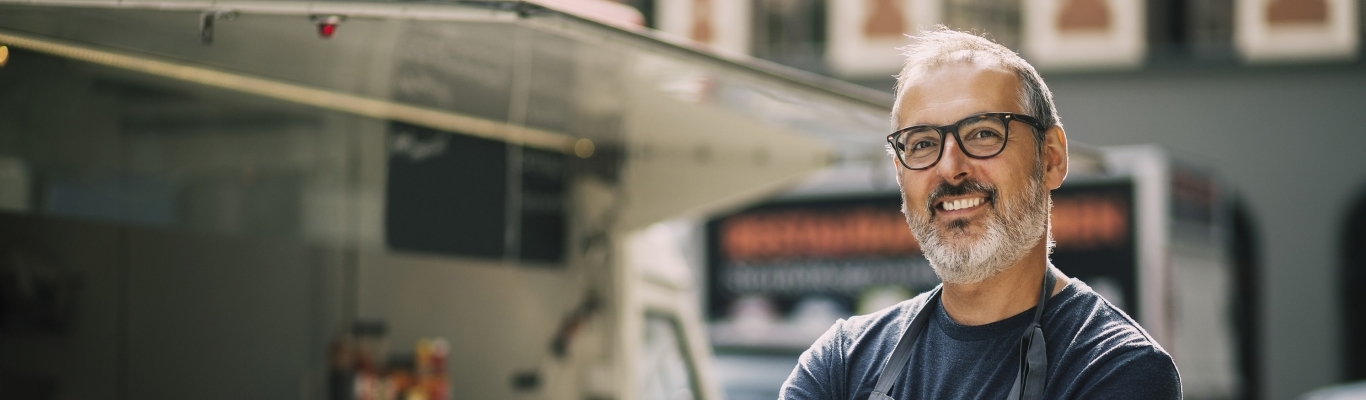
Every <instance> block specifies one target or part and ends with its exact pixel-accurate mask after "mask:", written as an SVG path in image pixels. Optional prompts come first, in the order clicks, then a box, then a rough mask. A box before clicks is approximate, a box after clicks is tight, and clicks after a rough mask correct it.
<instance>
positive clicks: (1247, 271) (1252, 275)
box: [1229, 197, 1263, 400]
mask: <svg viewBox="0 0 1366 400" xmlns="http://www.w3.org/2000/svg"><path fill="white" fill-rule="evenodd" d="M1230 211H1231V212H1230V215H1229V216H1230V219H1231V221H1229V222H1230V224H1229V225H1230V228H1231V229H1232V234H1231V235H1229V239H1230V240H1231V241H1232V243H1230V246H1229V248H1230V250H1231V251H1232V255H1233V284H1234V286H1235V290H1234V292H1233V293H1234V296H1236V298H1234V299H1233V323H1234V325H1233V326H1234V328H1236V329H1237V332H1238V333H1237V335H1236V337H1237V340H1238V343H1237V344H1236V346H1237V354H1238V374H1239V377H1240V378H1242V388H1241V390H1240V391H1241V392H1242V393H1241V396H1240V397H1239V398H1241V399H1244V400H1258V399H1261V398H1262V396H1261V393H1262V389H1263V388H1261V387H1259V384H1258V383H1259V382H1261V381H1262V380H1261V379H1260V378H1261V376H1260V371H1261V357H1260V354H1261V352H1260V351H1259V350H1258V349H1260V348H1261V329H1259V326H1260V324H1261V322H1260V320H1259V315H1261V313H1260V309H1259V308H1258V307H1257V305H1258V304H1259V299H1258V293H1260V291H1259V288H1260V286H1261V283H1260V281H1261V269H1262V265H1261V259H1262V254H1261V246H1260V245H1259V243H1260V241H1259V240H1258V232H1257V226H1256V225H1255V224H1254V223H1253V221H1252V216H1251V214H1250V213H1249V212H1248V209H1247V205H1246V204H1245V203H1243V201H1242V200H1241V198H1236V197H1235V198H1234V199H1233V202H1232V205H1231V207H1230Z"/></svg>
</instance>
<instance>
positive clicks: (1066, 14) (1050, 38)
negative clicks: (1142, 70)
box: [1023, 0, 1147, 70]
mask: <svg viewBox="0 0 1366 400" xmlns="http://www.w3.org/2000/svg"><path fill="white" fill-rule="evenodd" d="M1144 11H1145V9H1144V3H1143V2H1142V1H1140V0H1034V1H1030V2H1028V3H1027V6H1026V7H1025V8H1024V10H1023V14H1024V16H1023V17H1024V23H1023V25H1024V46H1023V47H1024V48H1023V50H1024V54H1025V57H1026V58H1028V59H1029V61H1030V62H1031V63H1033V64H1034V66H1036V67H1037V68H1039V69H1041V70H1085V69H1125V68H1137V67H1139V66H1141V65H1142V63H1143V59H1144V56H1145V55H1146V53H1147V41H1146V39H1145V37H1144V36H1145V35H1144V34H1145V30H1144Z"/></svg>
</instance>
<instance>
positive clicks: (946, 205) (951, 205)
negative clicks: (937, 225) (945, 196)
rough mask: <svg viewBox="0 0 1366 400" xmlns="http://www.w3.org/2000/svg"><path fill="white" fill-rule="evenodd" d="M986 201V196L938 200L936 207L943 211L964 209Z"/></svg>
mask: <svg viewBox="0 0 1366 400" xmlns="http://www.w3.org/2000/svg"><path fill="white" fill-rule="evenodd" d="M986 201H987V198H986V197H970V198H966V199H958V200H949V201H941V202H939V204H937V205H936V208H938V209H940V210H944V211H958V210H966V209H969V208H973V207H977V206H980V205H982V203H985V202H986Z"/></svg>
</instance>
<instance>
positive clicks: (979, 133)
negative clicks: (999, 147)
mask: <svg viewBox="0 0 1366 400" xmlns="http://www.w3.org/2000/svg"><path fill="white" fill-rule="evenodd" d="M1000 137H1001V134H1000V133H998V132H996V131H993V130H990V129H979V130H976V131H973V132H972V134H969V135H968V140H973V139H998V138H1000Z"/></svg>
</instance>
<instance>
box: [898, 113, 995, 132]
mask: <svg viewBox="0 0 1366 400" xmlns="http://www.w3.org/2000/svg"><path fill="white" fill-rule="evenodd" d="M989 112H1009V111H973V112H970V113H967V114H963V116H961V117H958V119H955V120H953V122H950V123H949V124H953V123H957V122H958V121H962V120H963V118H967V117H968V116H971V115H977V114H983V113H989ZM926 125H929V126H943V125H940V124H936V123H930V122H916V123H914V124H910V125H901V126H900V127H897V128H896V130H898V131H899V130H903V129H906V128H910V127H913V126H926ZM945 125H947V124H945Z"/></svg>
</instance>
